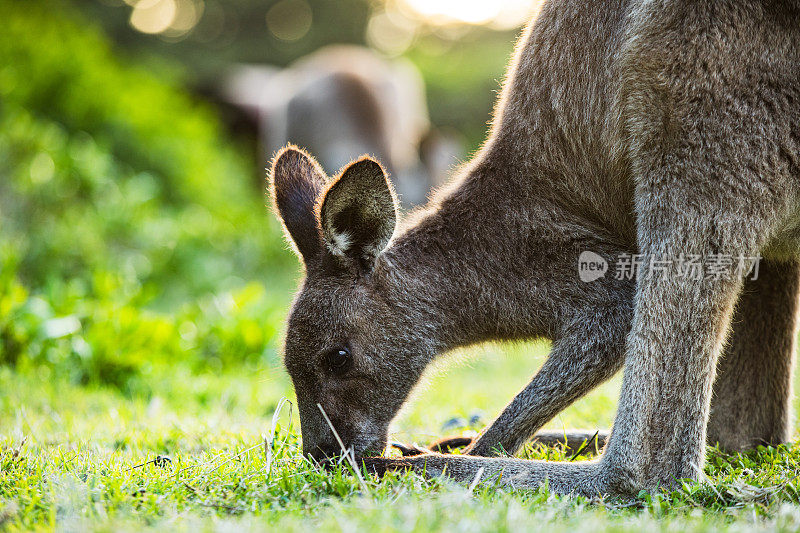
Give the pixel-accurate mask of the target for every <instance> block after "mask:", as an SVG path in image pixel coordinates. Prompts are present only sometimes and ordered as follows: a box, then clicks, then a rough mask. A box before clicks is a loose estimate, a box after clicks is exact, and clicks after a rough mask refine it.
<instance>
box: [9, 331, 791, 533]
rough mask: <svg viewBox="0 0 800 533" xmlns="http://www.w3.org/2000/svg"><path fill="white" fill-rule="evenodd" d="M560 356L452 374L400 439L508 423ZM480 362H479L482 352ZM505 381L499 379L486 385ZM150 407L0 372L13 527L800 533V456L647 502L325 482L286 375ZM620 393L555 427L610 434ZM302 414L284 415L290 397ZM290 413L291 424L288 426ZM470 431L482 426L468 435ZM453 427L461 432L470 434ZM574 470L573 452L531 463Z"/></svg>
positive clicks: (213, 384) (712, 473)
mask: <svg viewBox="0 0 800 533" xmlns="http://www.w3.org/2000/svg"><path fill="white" fill-rule="evenodd" d="M546 348H547V347H546V346H545V345H542V344H539V345H521V346H515V347H508V348H505V349H501V348H500V347H488V348H484V349H478V350H473V351H471V352H470V354H466V353H465V354H459V355H458V356H455V357H450V358H449V364H446V365H444V364H443V365H438V367H439V368H438V369H436V371H435V372H433V373H432V374H431V375H429V376H428V378H427V379H426V382H425V384H424V385H423V386H422V387H421V388H420V390H418V391H417V393H416V394H415V397H414V398H413V399H412V401H411V402H410V403H409V405H408V406H407V408H406V409H405V410H404V412H403V413H402V414H401V416H400V417H399V419H398V421H397V423H396V424H395V427H394V429H393V433H392V436H393V437H395V438H397V439H399V440H406V441H409V440H418V441H419V442H425V441H426V440H428V439H429V438H432V437H435V436H439V435H441V434H442V426H443V424H445V423H447V422H449V423H450V427H453V426H454V425H455V424H456V422H455V421H453V420H451V419H452V418H457V419H458V418H460V419H462V420H464V421H466V420H468V419H469V417H471V416H472V415H474V414H476V412H481V413H483V421H485V420H486V419H487V418H489V417H491V416H493V415H494V414H495V413H496V412H497V410H498V409H499V408H500V407H502V405H503V403H504V402H505V401H507V400H508V399H509V398H510V396H511V395H512V394H513V392H514V391H515V390H516V389H517V388H518V387H519V386H521V385H522V384H523V383H524V382H525V380H526V376H527V375H528V374H530V373H531V372H532V371H533V370H534V369H535V368H536V367H537V365H539V364H540V363H541V362H542V358H543V357H544V354H545V353H546ZM473 352H475V353H473ZM487 379H488V380H490V381H488V382H487V381H486V380H487ZM150 385H151V391H152V393H151V394H150V395H149V396H148V397H147V398H132V397H127V396H126V395H124V394H121V393H119V392H116V391H112V390H109V389H107V388H102V387H78V386H74V385H71V384H69V383H67V382H63V381H59V380H51V379H48V377H47V376H43V375H35V374H27V373H15V372H12V371H9V370H2V371H0V390H2V391H3V394H2V397H0V435H2V440H0V464H1V465H2V474H0V505H2V510H0V521H2V524H3V527H4V528H7V529H9V530H17V529H20V530H23V529H39V528H41V529H50V528H52V527H54V526H55V527H56V528H58V529H64V530H72V531H87V530H120V529H122V530H141V529H142V528H150V529H152V530H163V529H165V528H169V529H175V530H187V531H188V530H193V531H196V530H200V531H206V530H269V529H273V528H275V529H277V528H280V529H283V530H290V531H294V530H298V531H306V530H308V529H309V528H311V527H321V528H324V529H326V530H328V529H330V530H334V531H352V530H380V531H408V530H414V531H427V530H433V531H452V530H467V531H505V530H509V531H510V530H519V529H522V528H526V529H529V528H531V527H541V528H543V529H544V528H547V529H548V530H553V531H562V530H563V531H567V530H575V529H578V530H593V531H617V530H629V531H638V530H641V529H653V530H656V529H657V530H674V531H711V530H713V531H716V530H720V529H727V530H730V531H738V530H747V531H752V530H757V529H764V530H773V529H777V530H786V531H790V530H791V531H794V530H797V528H799V527H800V506H798V493H797V487H798V485H800V483H798V482H797V479H796V476H797V475H798V473H800V467H798V460H800V445H797V444H793V445H791V446H788V447H786V448H780V449H772V448H762V449H759V450H757V451H755V452H752V453H750V454H747V455H724V454H722V453H720V452H719V451H717V450H713V449H710V450H709V458H710V460H709V464H708V466H707V468H706V472H707V474H708V475H709V480H708V481H707V482H705V483H700V484H687V485H686V486H685V487H684V488H683V489H682V490H680V491H677V492H674V493H671V494H670V493H654V494H641V495H640V497H639V498H638V499H637V500H635V501H633V502H621V501H603V500H595V501H589V500H586V499H584V498H572V497H559V496H555V495H552V494H549V493H548V491H547V489H546V488H543V489H542V490H540V491H538V492H529V491H511V490H503V489H498V488H495V487H491V486H489V487H482V486H479V487H476V488H474V489H473V490H472V491H470V490H469V488H468V487H463V486H459V485H454V484H452V483H450V482H447V481H426V480H423V479H421V478H418V477H416V476H414V475H411V474H407V475H393V476H390V477H388V478H386V479H383V480H378V479H375V478H372V477H370V476H363V478H364V479H363V481H362V480H360V479H359V478H358V477H356V476H353V475H352V474H351V473H350V472H349V471H348V470H347V468H340V469H337V470H336V471H334V472H326V471H321V470H318V469H317V468H315V467H314V466H312V465H310V464H309V463H308V462H306V461H304V460H303V459H302V457H301V454H300V443H299V439H298V432H297V429H298V427H297V418H296V414H295V413H293V412H292V409H291V404H292V402H293V396H292V391H291V386H290V383H289V382H288V378H287V376H286V373H285V372H284V371H283V370H282V369H281V368H280V366H279V365H278V362H277V361H275V365H268V366H258V367H252V368H240V369H237V370H235V371H231V372H224V373H221V374H220V373H215V372H207V373H199V374H189V373H187V372H186V371H185V370H182V369H181V368H180V367H176V369H175V372H174V373H167V374H163V375H160V376H158V377H153V381H152V382H151V383H150ZM617 390H618V381H617V380H615V381H613V382H611V383H609V384H606V385H604V386H603V387H601V388H600V389H599V390H597V391H595V392H593V393H592V394H591V395H590V396H589V397H587V398H585V399H584V400H582V401H580V402H578V403H577V404H575V405H574V406H572V407H571V408H570V409H568V410H567V411H565V412H564V413H563V414H562V415H560V416H559V417H558V418H557V419H556V420H554V421H553V422H552V423H551V424H550V427H553V428H562V427H578V426H580V427H595V426H597V427H607V426H608V424H609V422H610V421H611V419H612V416H613V411H614V404H615V399H614V398H615V394H616V392H617ZM284 398H285V399H287V400H288V401H283V399H284ZM276 408H279V411H278V412H277V413H276ZM463 423H467V422H463ZM468 431H470V429H468V428H464V427H462V428H453V429H449V433H448V434H453V433H461V432H468ZM525 453H526V455H527V456H529V457H536V458H542V457H547V458H551V459H563V454H562V452H561V451H560V450H555V449H550V450H534V449H532V448H531V449H528V450H526V452H525Z"/></svg>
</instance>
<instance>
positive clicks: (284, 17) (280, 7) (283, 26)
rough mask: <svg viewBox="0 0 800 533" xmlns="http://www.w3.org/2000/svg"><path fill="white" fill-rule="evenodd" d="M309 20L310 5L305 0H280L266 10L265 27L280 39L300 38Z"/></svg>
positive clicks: (304, 32)
mask: <svg viewBox="0 0 800 533" xmlns="http://www.w3.org/2000/svg"><path fill="white" fill-rule="evenodd" d="M311 22H312V13H311V6H310V5H308V2H306V1H305V0H281V1H280V2H278V3H277V4H275V5H274V6H272V7H271V8H270V9H269V11H267V28H268V29H269V32H270V33H271V34H272V35H274V36H275V37H276V38H278V39H280V40H281V41H287V42H292V41H297V40H300V39H302V38H303V37H305V35H306V34H307V33H308V30H310V29H311Z"/></svg>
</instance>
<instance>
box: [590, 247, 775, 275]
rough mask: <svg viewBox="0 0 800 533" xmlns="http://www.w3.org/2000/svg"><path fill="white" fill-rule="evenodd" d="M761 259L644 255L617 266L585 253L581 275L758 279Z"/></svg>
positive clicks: (631, 256) (620, 259)
mask: <svg viewBox="0 0 800 533" xmlns="http://www.w3.org/2000/svg"><path fill="white" fill-rule="evenodd" d="M760 263H761V257H760V256H745V255H732V254H708V255H699V254H683V253H681V254H679V255H678V256H677V257H675V256H666V255H665V256H655V255H653V256H650V257H649V258H648V257H647V256H645V255H644V254H619V255H618V256H617V258H616V261H614V263H613V268H612V266H611V265H609V262H608V261H607V260H606V259H605V258H604V257H602V256H601V255H599V254H597V253H595V252H592V251H588V250H587V251H584V252H581V254H580V256H579V257H578V275H579V276H580V279H581V281H585V282H590V281H595V280H597V279H600V278H602V277H605V276H606V274H607V273H609V272H610V273H611V275H612V276H613V277H614V278H615V279H619V280H622V279H636V278H638V277H639V276H640V275H645V276H647V278H648V279H651V278H653V277H656V276H666V275H673V276H675V277H676V278H684V279H694V280H700V279H716V280H720V279H740V278H749V279H752V280H756V279H758V268H759V265H760Z"/></svg>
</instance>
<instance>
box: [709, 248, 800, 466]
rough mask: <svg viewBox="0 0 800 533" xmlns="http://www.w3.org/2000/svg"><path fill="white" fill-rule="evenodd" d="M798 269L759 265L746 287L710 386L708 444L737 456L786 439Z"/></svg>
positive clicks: (793, 265)
mask: <svg viewBox="0 0 800 533" xmlns="http://www.w3.org/2000/svg"><path fill="white" fill-rule="evenodd" d="M798 291H800V264H798V263H797V262H791V263H776V262H772V261H762V262H761V264H760V266H759V271H758V277H757V278H756V279H754V280H753V279H749V280H747V282H746V283H745V286H744V289H743V292H742V295H741V296H740V297H739V302H738V304H737V308H736V312H735V314H734V317H733V322H732V332H731V335H730V338H729V340H728V345H727V347H726V349H725V351H724V352H723V356H722V358H721V360H720V364H719V366H718V369H717V379H716V381H715V382H714V396H713V398H712V400H711V417H710V419H709V422H708V443H709V444H715V443H719V445H720V446H721V447H723V448H724V449H726V450H731V451H738V450H744V449H748V448H752V447H754V446H757V445H759V444H772V445H774V444H780V443H782V442H786V441H787V440H788V439H789V438H790V432H791V397H792V368H793V366H794V358H795V352H796V338H797V308H798Z"/></svg>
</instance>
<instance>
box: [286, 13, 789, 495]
mask: <svg viewBox="0 0 800 533" xmlns="http://www.w3.org/2000/svg"><path fill="white" fill-rule="evenodd" d="M798 21H800V2H796V1H794V2H793V1H789V0H772V1H770V0H751V1H747V0H740V1H729V0H708V1H705V2H695V1H690V0H661V1H658V0H619V1H612V0H582V1H577V0H558V1H557V0H552V1H550V2H548V3H547V4H546V5H545V6H544V7H543V8H542V10H541V12H540V15H539V17H538V19H537V20H536V21H535V22H534V23H533V24H532V25H531V26H530V27H528V29H527V30H526V31H525V33H524V35H523V37H522V39H521V41H520V45H519V47H518V49H517V52H516V55H515V59H514V61H513V63H512V65H511V67H510V71H509V76H508V80H507V81H506V84H505V87H504V91H503V94H502V97H501V98H500V101H499V102H498V105H497V109H496V111H495V119H494V123H493V126H492V129H491V135H490V136H489V139H488V140H487V141H486V143H485V145H484V146H483V148H482V149H481V150H480V152H479V153H478V154H477V155H476V156H475V158H474V159H473V161H472V162H471V163H469V164H468V165H466V166H465V167H464V168H462V169H461V171H460V172H459V174H458V176H457V177H456V179H455V180H454V181H453V183H452V185H451V186H450V187H449V188H448V189H447V190H444V191H441V192H440V194H438V196H436V197H435V198H434V199H432V200H431V201H430V202H429V203H428V205H427V207H426V208H424V209H423V210H421V211H419V212H417V213H415V214H414V215H413V216H412V217H411V218H410V219H409V220H406V221H405V222H404V223H403V224H401V225H400V227H399V228H397V227H396V226H397V207H396V206H397V202H396V199H395V195H394V193H393V191H392V189H391V187H390V185H389V184H388V182H387V180H386V176H385V175H384V172H383V170H382V168H381V166H380V165H379V164H378V163H377V162H375V161H373V160H371V159H369V158H363V159H361V160H359V161H356V162H355V163H353V164H351V165H350V166H349V167H347V168H346V169H344V171H343V172H342V173H341V174H340V175H339V176H337V177H336V178H334V179H332V180H329V179H327V178H326V176H325V175H324V173H323V172H322V170H321V169H320V167H319V166H318V165H317V164H316V163H315V162H314V160H313V159H312V158H311V157H309V156H308V155H306V154H305V153H303V152H302V151H300V150H298V149H295V148H292V147H290V148H287V149H285V150H284V151H282V152H281V153H279V154H278V155H277V157H276V159H275V161H274V163H273V167H272V186H273V188H274V190H273V194H274V200H275V204H276V206H277V211H278V213H279V215H280V217H281V218H282V220H283V223H284V225H285V227H286V230H287V232H288V234H289V235H290V236H291V239H292V241H293V242H294V244H295V245H296V248H297V250H298V251H299V253H300V255H301V257H302V260H303V262H304V264H305V268H306V277H305V280H304V281H303V285H302V288H301V290H300V292H299V293H298V295H297V297H296V299H295V301H294V304H293V306H292V309H291V313H290V316H289V319H288V332H287V338H286V346H285V362H286V366H287V368H288V371H289V373H290V375H291V377H292V380H293V382H294V385H295V389H296V391H297V397H298V403H299V410H300V418H301V424H302V436H303V447H304V452H305V453H307V454H309V455H311V456H313V457H322V456H324V455H326V454H334V453H336V452H337V450H338V449H339V446H338V444H337V440H336V437H335V436H334V434H333V433H332V431H331V429H330V428H329V426H328V424H327V422H326V420H325V417H324V416H323V414H322V412H321V411H322V410H324V412H325V413H326V415H327V417H328V418H329V419H330V421H331V423H332V425H333V427H335V429H336V431H337V433H338V435H339V437H340V438H341V439H342V441H343V443H344V445H345V446H347V447H349V448H351V449H352V450H353V452H354V453H355V455H356V456H358V457H359V458H362V459H363V460H364V462H365V463H366V464H367V465H368V466H370V467H373V468H375V469H377V470H380V469H385V468H390V469H391V468H411V469H413V470H415V471H417V472H420V473H424V474H425V475H428V476H431V475H439V474H441V473H442V472H445V471H446V475H448V476H449V477H451V478H453V479H456V480H459V481H463V482H469V481H472V480H473V479H475V477H476V475H478V474H479V473H482V475H483V478H484V479H487V478H492V477H494V478H495V479H497V478H498V477H499V479H500V483H502V484H506V485H511V486H514V487H531V488H535V487H538V486H539V485H541V484H542V483H544V482H545V481H546V480H547V481H548V482H549V487H550V489H551V490H553V491H555V492H558V493H573V492H574V493H582V494H589V495H596V494H611V495H614V494H615V495H630V494H635V493H636V492H637V491H639V490H640V489H653V488H656V487H659V486H661V487H671V486H674V485H675V484H676V483H677V481H676V480H678V479H681V478H692V479H699V478H700V477H701V476H702V468H703V464H704V445H705V442H706V438H707V435H708V438H709V439H711V440H713V441H718V442H719V443H720V444H721V445H723V446H725V447H728V448H731V449H741V448H746V447H749V446H753V445H754V444H757V443H762V442H763V443H771V444H775V443H780V442H784V441H786V440H787V439H788V438H789V435H790V403H789V400H790V397H791V371H792V366H793V359H794V352H795V335H796V314H797V302H798V290H799V289H800V287H799V283H800V282H799V281H798V280H800V271H799V269H800V262H798V259H799V258H800V254H799V252H800V24H799V23H798ZM584 251H591V252H594V254H597V255H599V256H600V257H601V258H603V259H604V260H606V261H608V262H614V261H616V260H617V258H619V257H621V255H620V254H626V253H638V254H640V257H639V259H640V265H641V266H640V269H639V272H638V275H637V276H635V279H628V277H626V276H616V275H610V274H607V275H605V276H601V277H599V278H598V279H595V280H594V281H587V282H584V281H581V279H580V278H579V274H578V269H577V265H578V258H579V256H580V254H581V253H582V252H584ZM688 256H692V257H701V258H703V260H704V261H705V260H706V258H710V257H712V256H713V257H724V256H727V257H739V258H745V257H747V258H755V257H758V256H763V258H764V260H763V261H762V262H761V264H760V268H759V274H758V276H757V279H752V278H753V277H755V276H752V275H751V276H746V275H745V270H742V271H741V272H734V273H733V274H731V275H718V273H717V274H713V273H706V272H705V271H703V272H701V274H700V275H694V274H692V275H686V272H681V271H680V268H679V267H681V265H680V263H678V262H677V261H676V262H671V261H669V260H670V259H672V258H679V257H680V258H683V257H688ZM676 263H677V264H676ZM618 278H620V279H618ZM737 302H738V305H737ZM536 337H546V338H550V339H552V340H553V348H552V352H551V353H550V355H549V358H548V360H547V361H546V362H545V364H544V366H543V367H542V368H541V370H540V371H539V373H538V374H537V375H536V376H535V377H534V378H533V379H532V381H531V382H530V384H529V385H528V386H526V387H525V388H524V389H523V390H522V391H521V392H520V393H519V394H518V395H517V396H516V398H514V400H513V401H512V402H511V403H510V404H509V405H508V407H507V408H506V409H505V410H504V411H503V413H502V414H500V416H499V417H498V418H497V420H495V421H494V423H492V424H491V426H490V427H489V428H488V429H487V430H486V431H485V432H483V433H482V434H481V435H480V436H479V437H478V438H477V439H476V440H475V442H473V443H472V445H471V446H470V447H469V448H468V449H467V454H465V455H461V456H458V455H443V454H435V453H426V454H421V455H417V456H414V457H405V458H399V459H381V458H372V459H370V458H369V456H370V455H371V454H372V453H375V452H380V451H381V450H382V449H383V447H384V446H385V444H386V438H387V437H386V434H387V428H388V425H389V422H390V421H391V420H392V418H393V417H394V416H395V414H396V413H397V411H398V409H399V408H400V406H401V404H403V402H404V401H405V399H406V397H407V396H408V394H409V391H410V390H411V388H412V387H413V386H414V384H415V383H416V382H417V380H418V379H419V376H420V374H421V373H422V371H423V369H424V368H425V367H426V366H427V365H428V364H429V363H430V362H431V361H432V360H433V359H434V358H435V357H436V356H437V355H438V354H441V353H442V352H445V351H447V350H450V349H452V348H455V347H458V346H465V345H470V344H473V343H478V342H483V341H486V340H490V339H493V340H498V339H501V340H502V339H528V338H536ZM723 352H724V354H723ZM623 365H624V368H625V370H624V379H623V384H622V392H621V396H620V400H619V408H618V412H617V416H616V421H615V423H614V426H613V430H612V432H611V435H610V437H609V440H608V443H607V445H606V447H605V450H604V452H603V454H602V456H601V457H600V458H598V459H596V460H593V461H586V462H578V463H572V462H570V463H567V462H546V461H527V460H522V459H515V458H510V457H482V456H486V455H491V454H492V450H494V449H496V448H498V447H501V448H502V449H503V450H505V451H507V452H510V453H514V452H515V451H516V450H517V449H518V448H519V447H520V445H521V444H522V443H523V442H524V441H525V440H526V439H528V438H529V437H530V436H531V435H532V434H533V433H534V432H535V431H536V429H537V428H539V427H540V426H542V424H544V423H545V422H546V421H547V420H549V419H550V418H551V417H553V416H554V415H555V414H556V413H557V412H559V411H560V410H561V409H563V408H564V407H566V406H567V405H568V404H569V403H570V402H572V401H574V400H575V399H576V398H578V397H580V396H581V395H583V394H584V393H586V392H587V391H588V390H590V389H591V388H592V387H594V386H595V385H597V384H598V383H600V382H602V381H603V380H605V379H607V378H608V377H609V376H611V375H612V374H614V373H615V372H616V371H617V370H618V369H619V368H620V367H622V366H623ZM317 404H319V405H320V406H321V408H322V409H319V408H318V406H317ZM501 472H502V477H500V473H501Z"/></svg>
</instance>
